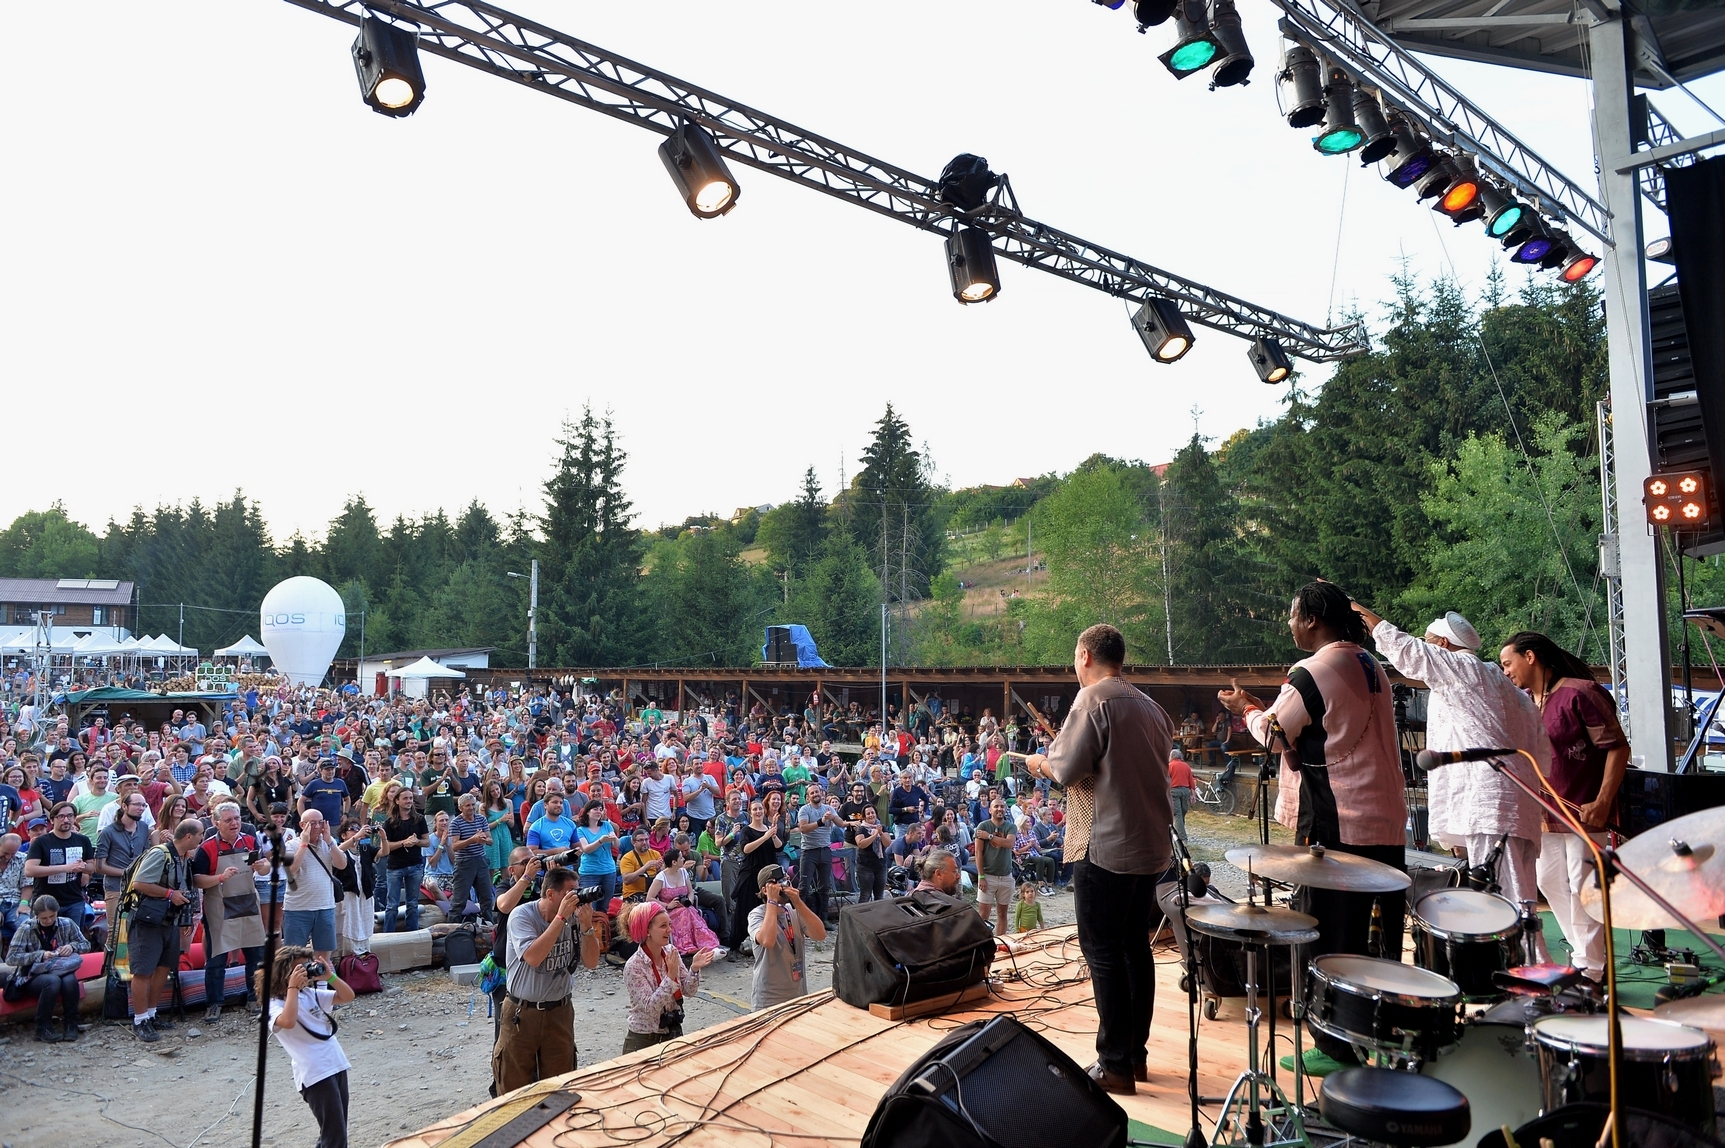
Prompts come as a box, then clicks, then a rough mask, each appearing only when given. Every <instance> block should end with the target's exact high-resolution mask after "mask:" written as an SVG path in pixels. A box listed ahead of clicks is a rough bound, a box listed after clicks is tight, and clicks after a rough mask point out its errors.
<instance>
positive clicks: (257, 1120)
mask: <svg viewBox="0 0 1725 1148" xmlns="http://www.w3.org/2000/svg"><path fill="white" fill-rule="evenodd" d="M265 832H266V835H267V836H268V837H269V839H270V902H271V903H272V904H274V903H275V902H277V901H278V900H279V899H280V897H281V887H282V831H281V830H280V829H277V828H276V827H275V825H274V824H271V825H270V827H269V829H267V830H266V831H265ZM264 927H265V931H264V961H263V983H262V984H261V985H260V986H258V1006H259V1007H258V1077H257V1083H256V1084H254V1085H253V1086H252V1148H260V1144H261V1142H262V1140H263V1135H264V1069H265V1068H266V1067H267V1066H268V1064H269V1055H270V1002H269V998H268V993H269V988H270V976H271V973H272V972H273V970H274V969H275V963H276V934H275V930H273V929H270V928H269V918H268V917H265V918H264ZM247 987H248V988H249V987H250V986H247ZM223 991H224V992H226V990H225V989H224V990H223ZM208 1003H209V1002H207V1001H206V1002H205V1004H206V1005H207V1004H208Z"/></svg>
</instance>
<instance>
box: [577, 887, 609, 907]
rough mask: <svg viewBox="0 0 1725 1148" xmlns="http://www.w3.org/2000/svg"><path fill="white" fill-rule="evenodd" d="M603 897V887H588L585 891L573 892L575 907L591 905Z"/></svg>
mask: <svg viewBox="0 0 1725 1148" xmlns="http://www.w3.org/2000/svg"><path fill="white" fill-rule="evenodd" d="M604 895H605V886H603V885H588V886H587V887H586V888H585V889H577V890H576V891H575V903H576V904H577V905H591V904H592V903H593V902H595V901H597V900H598V899H599V898H601V897H603V896H604Z"/></svg>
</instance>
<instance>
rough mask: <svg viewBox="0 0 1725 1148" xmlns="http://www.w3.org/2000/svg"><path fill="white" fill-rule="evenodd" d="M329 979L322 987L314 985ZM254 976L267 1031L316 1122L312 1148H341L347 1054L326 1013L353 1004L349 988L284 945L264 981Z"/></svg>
mask: <svg viewBox="0 0 1725 1148" xmlns="http://www.w3.org/2000/svg"><path fill="white" fill-rule="evenodd" d="M325 977H327V978H329V986H328V987H327V988H318V987H316V986H315V982H317V981H321V980H323V979H324V978H325ZM263 981H264V977H263V972H262V971H261V970H260V971H259V973H258V978H257V989H258V996H259V998H261V999H264V1000H268V1001H269V1009H270V1028H271V1029H272V1030H274V1032H275V1034H276V1040H278V1041H280V1042H281V1046H282V1048H283V1049H284V1050H285V1051H286V1052H287V1054H288V1060H289V1061H290V1062H292V1064H293V1082H294V1086H295V1087H296V1088H298V1089H299V1094H300V1098H301V1099H303V1100H304V1101H305V1102H306V1106H307V1107H309V1108H310V1109H311V1114H312V1117H313V1119H315V1120H316V1121H317V1148H347V1106H348V1104H347V1070H348V1068H349V1064H348V1059H347V1054H346V1053H345V1052H343V1051H342V1048H341V1041H339V1040H337V1039H336V1035H335V1034H336V1031H337V1028H338V1026H337V1024H336V1022H335V1016H334V1014H333V1013H332V1012H331V1011H330V1010H332V1009H333V1008H334V1007H335V1006H336V1005H344V1004H347V1003H348V1002H349V1001H351V1000H353V989H352V988H351V987H349V985H348V984H347V982H346V981H344V980H342V979H341V978H340V977H338V976H336V975H335V973H334V972H332V971H331V970H330V967H329V966H328V965H327V964H326V963H324V962H323V961H321V960H317V959H315V958H314V957H313V955H312V951H311V950H310V949H307V948H304V947H303V946H300V945H285V946H283V947H282V948H281V949H279V950H278V951H277V952H276V957H275V964H274V965H273V966H272V967H271V969H270V983H269V984H268V985H265V984H264V983H263Z"/></svg>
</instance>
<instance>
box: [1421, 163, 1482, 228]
mask: <svg viewBox="0 0 1725 1148" xmlns="http://www.w3.org/2000/svg"><path fill="white" fill-rule="evenodd" d="M1452 162H1453V164H1454V165H1455V178H1454V179H1452V180H1450V182H1449V184H1448V186H1446V187H1445V188H1444V190H1443V194H1442V195H1441V196H1439V197H1438V201H1437V203H1435V204H1434V205H1433V206H1432V210H1433V211H1436V212H1438V213H1440V214H1443V215H1447V216H1449V217H1450V218H1451V219H1453V220H1455V222H1456V225H1457V226H1458V227H1459V226H1460V225H1461V224H1463V223H1467V222H1468V221H1470V220H1474V219H1478V218H1480V217H1481V216H1483V215H1484V214H1485V208H1484V207H1483V206H1481V205H1480V203H1479V169H1478V168H1476V167H1475V166H1474V163H1473V160H1472V159H1471V158H1469V157H1468V156H1465V155H1458V156H1456V157H1455V159H1454V160H1453V161H1452Z"/></svg>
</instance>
